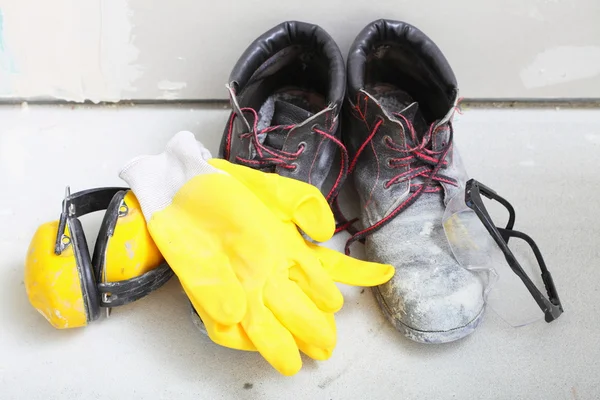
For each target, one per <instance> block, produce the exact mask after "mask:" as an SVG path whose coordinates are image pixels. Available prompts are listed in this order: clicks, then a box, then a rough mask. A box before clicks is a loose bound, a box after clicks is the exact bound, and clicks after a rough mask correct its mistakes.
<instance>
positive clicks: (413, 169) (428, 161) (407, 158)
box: [334, 113, 458, 255]
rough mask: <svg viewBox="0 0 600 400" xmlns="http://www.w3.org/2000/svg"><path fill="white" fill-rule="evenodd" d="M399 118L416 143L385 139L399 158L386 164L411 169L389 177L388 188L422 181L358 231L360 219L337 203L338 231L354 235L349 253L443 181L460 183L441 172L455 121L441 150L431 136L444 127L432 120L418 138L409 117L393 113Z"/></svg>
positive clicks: (350, 241) (433, 191)
mask: <svg viewBox="0 0 600 400" xmlns="http://www.w3.org/2000/svg"><path fill="white" fill-rule="evenodd" d="M394 115H395V116H396V117H399V118H402V119H403V120H404V122H405V124H406V126H407V127H408V128H409V131H410V139H411V143H412V144H415V143H416V145H414V147H410V144H406V145H404V146H403V145H400V144H398V143H395V142H394V141H393V140H392V139H391V138H390V137H386V138H385V145H386V146H387V147H388V148H389V149H392V150H394V151H395V152H396V153H397V155H398V157H394V158H390V159H388V160H387V166H388V167H390V168H401V167H406V166H408V167H409V168H408V170H407V171H404V172H402V173H399V174H398V175H396V176H394V177H393V178H391V179H389V180H388V181H386V182H385V187H386V188H389V187H390V186H392V185H395V184H399V183H401V182H405V181H408V180H411V179H415V178H417V177H421V178H423V182H421V183H414V184H413V183H411V185H410V195H409V196H408V197H407V198H406V199H405V200H404V201H403V202H402V203H401V204H399V205H398V206H397V207H396V208H395V209H394V210H393V211H392V212H391V213H389V214H388V215H387V216H386V217H385V218H383V219H381V220H380V221H378V222H376V223H375V224H373V225H371V226H369V227H367V228H365V229H362V230H357V229H354V228H352V225H353V224H354V223H355V222H356V221H357V219H356V218H355V219H353V220H350V221H347V220H346V219H345V218H344V217H343V214H342V212H341V210H340V209H339V204H338V203H337V201H336V202H334V206H335V211H334V212H335V213H336V216H337V217H338V219H340V220H341V223H340V225H339V227H338V230H337V232H339V231H342V230H348V232H349V233H350V234H351V235H352V236H351V237H350V239H348V241H347V242H346V247H345V249H344V250H345V253H346V254H347V255H348V254H350V246H351V245H352V244H353V243H354V242H356V241H361V242H364V239H365V238H366V237H367V236H368V235H370V234H373V233H375V232H377V231H378V230H380V229H381V228H383V227H384V226H385V225H386V224H388V223H389V222H390V221H391V220H393V219H394V218H395V217H396V216H397V215H398V214H400V213H401V212H402V211H403V210H405V209H406V208H408V207H409V206H410V205H411V204H413V203H414V202H415V201H417V199H418V198H419V197H420V196H421V195H422V194H423V193H435V192H439V191H440V190H442V186H441V185H440V183H442V182H443V183H448V184H451V185H455V186H456V185H458V183H457V181H456V180H455V179H453V178H450V177H448V176H445V175H442V174H440V173H439V171H440V169H442V168H443V167H446V166H447V165H448V162H447V161H446V156H447V155H448V152H449V151H450V149H451V148H452V138H453V135H454V132H453V128H452V123H451V122H449V123H448V128H447V129H449V130H450V135H449V137H448V142H447V143H443V144H442V145H443V147H442V149H441V150H439V151H435V150H433V149H432V148H431V147H432V142H431V139H432V137H433V135H434V134H435V133H436V131H437V130H438V129H446V128H445V127H444V126H439V127H436V125H437V122H434V123H432V124H431V125H430V126H429V129H428V131H427V133H426V134H425V135H423V138H422V139H421V140H419V138H418V137H417V133H416V132H415V129H414V127H413V125H412V123H411V122H410V121H408V119H407V118H406V117H404V116H403V115H402V114H400V113H394ZM382 123H383V120H381V119H380V120H379V121H378V122H377V123H376V124H375V125H374V127H373V129H372V130H371V133H370V134H369V136H368V137H367V139H366V140H365V142H364V143H363V144H362V145H361V146H360V147H359V149H358V151H357V153H356V155H355V156H354V158H353V159H352V162H351V163H350V167H349V169H348V174H351V173H352V172H353V170H354V168H355V167H356V163H357V161H358V157H360V155H361V153H362V152H363V151H364V149H365V148H366V147H367V145H368V144H369V143H370V142H371V140H373V137H375V135H376V134H377V132H378V130H379V128H380V126H381V124H382Z"/></svg>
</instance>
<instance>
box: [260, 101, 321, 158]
mask: <svg viewBox="0 0 600 400" xmlns="http://www.w3.org/2000/svg"><path fill="white" fill-rule="evenodd" d="M313 115H314V114H313V113H311V112H310V111H307V110H305V109H304V108H302V107H299V106H297V105H295V104H292V103H288V102H287V101H282V100H276V101H275V108H274V111H273V118H272V119H271V125H272V126H277V125H283V126H287V125H296V124H299V123H301V122H304V121H305V120H307V119H308V118H310V117H312V116H313ZM288 132H289V131H288V130H285V131H283V132H281V131H274V132H269V133H267V136H266V137H265V142H264V143H265V144H266V145H268V146H270V147H272V148H274V149H278V150H281V149H282V148H283V143H284V142H285V139H286V137H287V135H288Z"/></svg>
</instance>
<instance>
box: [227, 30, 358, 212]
mask: <svg viewBox="0 0 600 400" xmlns="http://www.w3.org/2000/svg"><path fill="white" fill-rule="evenodd" d="M345 87H346V69H345V65H344V60H343V57H342V54H341V52H340V50H339V48H338V46H337V44H336V43H335V42H334V40H333V39H332V38H331V36H329V34H328V33H327V32H325V31H324V30H323V29H322V28H320V27H319V26H316V25H312V24H309V23H304V22H297V21H290V22H284V23H282V24H279V25H277V26H275V27H274V28H272V29H270V30H269V31H267V32H265V33H264V34H262V35H261V36H260V37H258V38H257V39H255V40H254V41H253V42H252V43H251V44H250V45H249V46H248V48H247V49H246V50H245V51H244V53H243V54H242V55H241V57H240V58H239V60H238V62H237V63H236V65H235V66H234V68H233V70H232V71H231V74H230V78H229V83H228V89H229V94H230V101H231V107H232V112H231V115H230V118H229V121H228V123H227V125H226V127H225V131H224V135H223V139H222V141H221V146H220V149H219V157H220V158H224V159H227V160H229V161H231V162H234V163H237V164H242V165H246V166H249V167H252V168H255V169H260V170H263V171H269V172H275V173H277V174H279V175H283V176H287V177H291V178H295V179H298V180H302V181H305V182H308V183H310V184H312V185H314V186H316V187H318V188H319V189H320V190H321V192H322V193H323V194H324V195H325V197H326V198H327V200H328V201H329V202H330V203H331V201H333V199H334V198H335V196H336V194H337V191H338V189H339V187H340V186H341V184H342V181H343V179H344V177H345V175H346V171H347V168H348V160H347V155H346V151H345V149H344V146H343V145H342V143H341V137H340V136H341V134H340V129H339V128H340V123H339V114H340V108H341V106H342V102H343V97H344V94H345Z"/></svg>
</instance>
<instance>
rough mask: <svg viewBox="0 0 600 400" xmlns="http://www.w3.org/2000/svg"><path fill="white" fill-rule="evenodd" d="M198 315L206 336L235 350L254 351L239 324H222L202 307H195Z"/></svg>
mask: <svg viewBox="0 0 600 400" xmlns="http://www.w3.org/2000/svg"><path fill="white" fill-rule="evenodd" d="M196 312H197V313H198V316H199V317H200V319H201V320H202V323H203V324H204V327H205V328H206V332H207V334H208V337H209V338H210V339H211V340H212V341H213V342H215V343H216V344H218V345H221V346H224V347H229V348H231V349H236V350H246V351H256V346H254V344H253V343H252V341H251V340H250V338H249V337H248V335H247V334H246V332H245V331H244V328H243V327H242V325H241V324H234V325H222V324H219V323H218V322H215V321H214V320H213V319H212V318H210V317H209V316H208V314H207V313H206V311H204V310H203V309H202V307H198V308H196Z"/></svg>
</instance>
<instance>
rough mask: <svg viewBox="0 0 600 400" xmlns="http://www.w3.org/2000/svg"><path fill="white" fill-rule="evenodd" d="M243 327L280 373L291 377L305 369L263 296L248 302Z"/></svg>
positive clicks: (258, 294) (292, 343) (289, 336)
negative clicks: (264, 301) (263, 300)
mask: <svg viewBox="0 0 600 400" xmlns="http://www.w3.org/2000/svg"><path fill="white" fill-rule="evenodd" d="M242 326H243V327H244V330H245V331H246V333H247V335H248V337H249V338H250V340H251V341H252V343H253V344H254V346H256V349H257V350H258V351H259V352H260V354H261V355H262V356H263V357H264V358H265V360H267V362H268V363H269V364H271V365H272V366H273V368H275V369H276V370H277V371H279V372H280V373H281V374H283V375H285V376H292V375H294V374H296V373H297V372H298V371H300V368H302V359H301V358H300V352H299V351H298V346H297V345H296V342H295V341H294V337H293V336H292V334H291V333H290V332H289V331H288V330H287V329H285V327H284V326H283V325H281V323H280V322H279V321H278V320H277V318H275V316H274V315H273V313H272V312H271V311H270V310H269V309H267V308H266V307H265V305H264V304H263V303H262V296H261V293H253V294H252V295H250V296H249V298H248V312H247V313H246V316H245V317H244V319H243V320H242Z"/></svg>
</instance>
